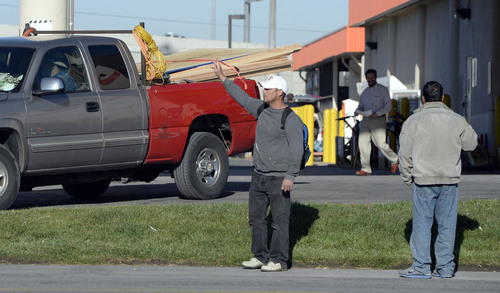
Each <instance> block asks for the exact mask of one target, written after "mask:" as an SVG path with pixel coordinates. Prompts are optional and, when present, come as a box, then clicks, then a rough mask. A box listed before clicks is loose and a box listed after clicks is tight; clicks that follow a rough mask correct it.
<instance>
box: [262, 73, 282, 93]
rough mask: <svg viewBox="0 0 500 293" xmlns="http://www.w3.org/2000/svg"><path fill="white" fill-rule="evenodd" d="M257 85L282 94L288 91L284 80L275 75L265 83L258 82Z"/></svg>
mask: <svg viewBox="0 0 500 293" xmlns="http://www.w3.org/2000/svg"><path fill="white" fill-rule="evenodd" d="M259 85H260V86H261V87H263V88H265V89H279V90H282V91H283V92H284V93H286V92H287V91H288V86H287V85H286V81H285V79H284V78H283V77H281V76H277V75H273V76H270V77H269V78H268V79H267V80H266V81H261V82H259Z"/></svg>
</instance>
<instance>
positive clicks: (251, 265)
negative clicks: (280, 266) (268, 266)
mask: <svg viewBox="0 0 500 293" xmlns="http://www.w3.org/2000/svg"><path fill="white" fill-rule="evenodd" d="M241 265H242V266H243V267H244V268H245V269H260V268H261V267H262V266H263V265H264V263H263V262H261V261H260V260H258V259H257V258H255V257H252V258H251V259H250V260H246V261H244V262H242V263H241Z"/></svg>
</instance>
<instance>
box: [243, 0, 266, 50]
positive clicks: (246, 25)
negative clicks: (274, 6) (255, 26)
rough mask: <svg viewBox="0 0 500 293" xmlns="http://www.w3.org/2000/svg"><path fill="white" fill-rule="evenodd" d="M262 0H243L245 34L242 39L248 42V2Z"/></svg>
mask: <svg viewBox="0 0 500 293" xmlns="http://www.w3.org/2000/svg"><path fill="white" fill-rule="evenodd" d="M257 1H262V0H245V36H244V41H245V42H246V43H250V2H257Z"/></svg>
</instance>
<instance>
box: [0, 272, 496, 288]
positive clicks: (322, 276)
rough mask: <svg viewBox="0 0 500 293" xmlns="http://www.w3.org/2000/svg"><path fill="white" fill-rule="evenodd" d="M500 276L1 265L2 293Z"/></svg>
mask: <svg viewBox="0 0 500 293" xmlns="http://www.w3.org/2000/svg"><path fill="white" fill-rule="evenodd" d="M499 291H500V273H490V272H481V273H479V272H459V273H458V274H457V276H456V277H455V278H453V279H440V278H433V279H430V280H422V279H418V280H415V279H403V278H400V277H398V274H397V271H393V270H334V269H292V270H290V271H287V272H279V273H262V272H260V271H259V270H245V269H241V268H221V267H205V268H199V267H170V266H167V267H164V266H33V265H8V266H5V265H0V292H141V293H143V292H156V293H158V292H194V293H200V292H239V293H241V292H243V293H247V292H252V293H256V292H261V293H264V292H339V293H340V292H357V293H358V292H359V293H368V292H370V293H378V292H380V293H393V292H394V293H396V292H397V293H406V292H450V293H459V292H464V293H465V292H467V293H469V292H499Z"/></svg>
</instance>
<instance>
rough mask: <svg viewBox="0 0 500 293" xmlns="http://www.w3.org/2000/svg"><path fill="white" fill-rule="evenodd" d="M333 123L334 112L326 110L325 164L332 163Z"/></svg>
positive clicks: (324, 130)
mask: <svg viewBox="0 0 500 293" xmlns="http://www.w3.org/2000/svg"><path fill="white" fill-rule="evenodd" d="M331 122H332V112H331V111H330V109H326V110H325V112H324V113H323V124H324V126H323V162H324V163H330V156H331V154H330V144H331V133H332V128H331Z"/></svg>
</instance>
